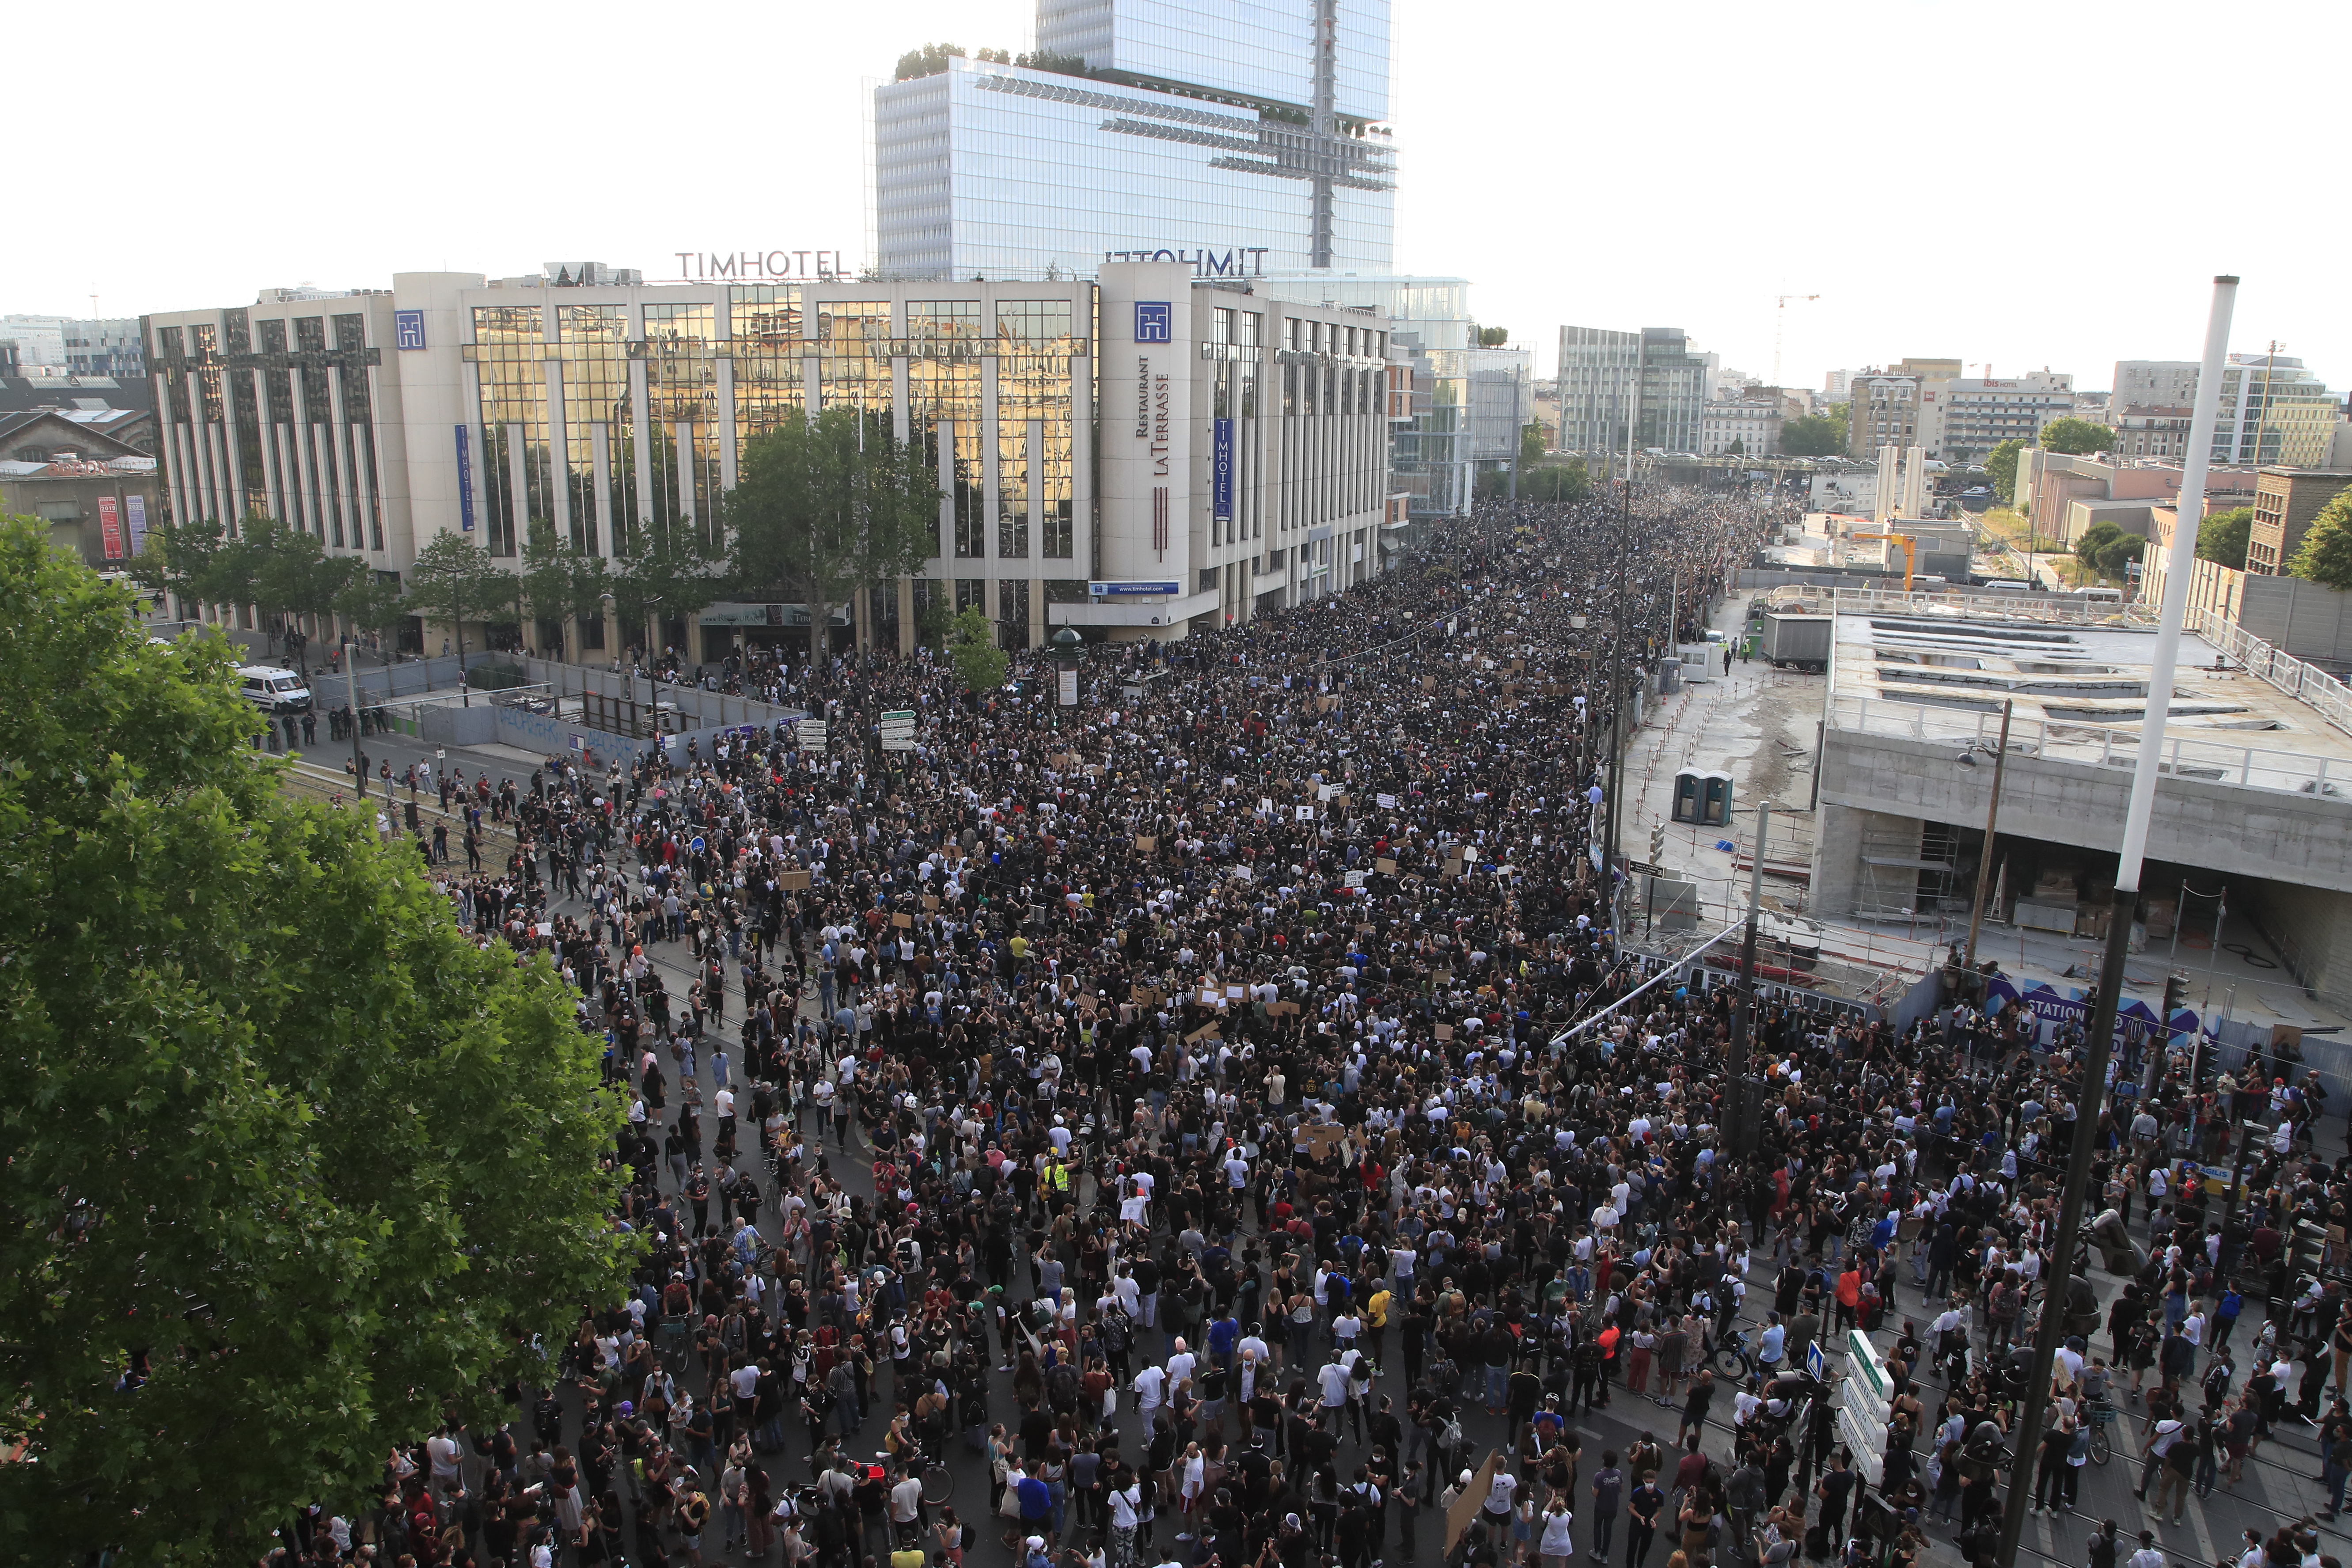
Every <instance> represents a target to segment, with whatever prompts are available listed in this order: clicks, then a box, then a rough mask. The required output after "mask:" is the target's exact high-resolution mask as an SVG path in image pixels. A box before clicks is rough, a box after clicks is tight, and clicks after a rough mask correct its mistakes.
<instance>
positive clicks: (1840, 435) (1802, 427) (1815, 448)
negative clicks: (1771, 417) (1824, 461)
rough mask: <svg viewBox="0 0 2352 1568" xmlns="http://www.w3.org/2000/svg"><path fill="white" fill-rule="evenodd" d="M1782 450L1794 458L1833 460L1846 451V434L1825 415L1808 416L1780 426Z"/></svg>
mask: <svg viewBox="0 0 2352 1568" xmlns="http://www.w3.org/2000/svg"><path fill="white" fill-rule="evenodd" d="M1780 450H1782V451H1783V452H1786V453H1787V454H1788V455H1789V456H1790V457H1792V458H1833V457H1835V456H1837V455H1838V454H1839V453H1840V452H1843V451H1844V450H1845V432H1844V431H1843V430H1842V429H1840V428H1839V427H1838V423H1837V421H1836V420H1834V419H1832V418H1830V417H1829V416H1827V415H1823V414H1808V415H1806V416H1804V417H1803V418H1801V419H1790V420H1787V421H1785V422H1783V423H1782V425H1781V426H1780Z"/></svg>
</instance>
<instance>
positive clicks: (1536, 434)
mask: <svg viewBox="0 0 2352 1568" xmlns="http://www.w3.org/2000/svg"><path fill="white" fill-rule="evenodd" d="M1543 460H1544V427H1543V424H1542V422H1541V421H1540V420H1536V419H1530V420H1528V422H1527V423H1526V424H1525V425H1522V426H1519V467H1520V468H1534V467H1535V466H1536V465H1537V464H1538V463H1540V462H1542V461H1543Z"/></svg>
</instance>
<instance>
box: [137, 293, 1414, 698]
mask: <svg viewBox="0 0 2352 1568" xmlns="http://www.w3.org/2000/svg"><path fill="white" fill-rule="evenodd" d="M1101 271H1102V277H1101V280H1100V282H1099V283H1097V282H1095V281H1092V280H1088V279H1065V280H1062V281H1059V282H1055V283H1045V282H1034V283H1024V282H986V283H981V282H970V281H962V282H952V283H950V282H944V281H942V282H926V283H877V282H871V281H849V280H845V279H830V280H827V279H818V280H812V281H809V282H806V283H752V284H745V283H730V282H705V283H692V284H663V285H656V286H652V287H647V286H645V285H643V284H640V283H637V282H635V281H634V279H635V277H636V274H635V273H616V272H614V271H611V270H609V269H606V268H601V267H597V266H595V265H593V264H588V265H586V266H584V267H583V266H574V265H559V264H553V263H551V264H550V265H549V267H548V268H546V271H545V273H544V274H543V275H542V276H540V277H525V278H509V279H499V280H497V281H491V280H488V279H484V278H483V277H482V276H481V275H479V274H475V273H400V274H395V275H394V278H393V279H392V285H393V286H392V289H390V290H389V291H388V292H387V291H383V290H371V291H366V292H364V293H361V294H353V295H350V296H342V297H333V298H317V297H312V298H305V299H299V300H294V299H289V298H286V297H283V296H281V295H278V294H275V293H273V294H266V295H264V296H263V297H262V299H260V300H258V301H257V302H256V303H255V304H253V305H251V306H240V307H237V308H234V309H230V310H187V311H177V312H172V313H168V314H160V315H156V316H152V317H149V318H147V320H146V329H145V330H146V332H147V336H148V342H149V347H150V351H151V360H150V363H151V364H152V365H153V366H154V367H155V372H154V376H153V382H154V386H155V395H156V412H157V418H158V421H159V423H160V424H161V425H162V426H163V430H164V431H165V433H166V435H165V439H164V441H163V454H164V460H165V469H166V476H167V480H168V502H169V511H170V515H171V517H172V518H173V520H175V521H187V520H192V519H205V520H212V521H219V522H221V523H223V524H224V525H226V526H228V527H230V528H232V529H233V528H235V527H236V526H237V525H239V524H240V522H241V521H242V520H244V519H247V518H250V517H255V516H268V517H274V518H278V519H280V520H282V521H287V522H289V523H290V524H292V525H293V526H295V527H298V528H300V529H302V530H303V531H306V532H309V533H310V534H311V535H312V536H313V537H315V538H317V539H318V540H319V541H320V543H321V544H322V545H324V546H325V547H326V549H327V551H328V552H329V553H331V554H337V555H351V556H356V557H360V558H363V559H364V560H365V561H366V562H367V563H368V564H369V566H371V567H372V568H373V569H374V570H376V571H379V572H382V573H385V574H391V575H394V576H398V575H400V574H405V573H406V572H407V571H408V570H409V569H410V567H411V566H412V565H413V563H414V562H415V557H416V554H417V552H419V551H420V550H421V549H423V548H424V547H425V546H426V545H427V544H429V543H430V542H431V541H432V540H433V538H434V537H435V536H436V535H437V534H439V533H441V532H444V531H457V532H460V533H463V534H465V535H467V537H469V538H471V539H472V540H474V541H475V542H477V543H478V544H479V545H480V546H481V548H482V549H483V550H484V551H485V552H487V553H488V555H489V556H490V557H491V558H492V559H493V560H494V561H496V562H499V563H502V564H504V565H507V566H509V568H512V567H515V566H517V565H519V564H520V558H521V552H522V550H523V547H524V546H525V545H526V544H528V543H529V542H530V540H531V538H532V537H533V536H534V534H539V533H541V532H542V531H543V532H544V535H545V536H548V537H551V538H552V539H553V540H554V541H555V542H558V543H560V544H564V545H569V546H570V547H572V549H574V550H576V551H579V552H582V553H583V554H587V555H593V556H597V557H601V558H604V559H606V560H610V559H612V558H614V557H617V556H621V555H624V554H625V553H627V552H629V551H630V550H631V549H632V548H633V547H634V546H635V545H636V544H638V543H639V542H641V541H643V540H645V539H646V538H647V537H649V536H654V537H660V536H664V535H667V536H669V537H677V536H679V535H680V534H683V535H685V536H688V537H693V538H698V539H699V540H700V541H702V542H704V543H706V544H708V545H709V546H711V547H712V548H713V549H719V548H722V547H723V545H724V539H723V537H722V536H721V533H720V528H721V522H720V518H721V511H720V507H719V498H720V496H721V495H722V494H723V493H724V492H725V491H726V490H728V489H731V488H732V487H733V486H734V484H735V482H736V479H737V474H738V469H739V465H740V462H741V460H742V454H743V451H744V448H745V447H746V446H748V445H749V443H751V441H752V440H754V439H755V438H757V437H759V436H760V435H761V434H762V433H764V432H766V431H768V430H771V429H773V428H774V427H775V426H778V425H780V424H782V422H783V421H785V420H788V419H793V418H798V417H802V416H803V415H804V414H805V413H807V412H808V411H811V410H822V409H832V408H840V407H849V408H858V409H863V410H866V411H867V412H868V413H869V414H871V415H873V416H875V417H876V419H877V422H885V421H887V425H888V427H889V429H890V430H891V432H892V433H893V434H894V435H895V436H896V437H898V438H899V439H901V440H906V441H909V442H914V443H917V444H919V446H920V447H922V448H923V450H924V451H925V452H926V453H927V454H928V456H929V458H930V460H931V461H932V463H934V464H935V465H936V471H937V475H938V481H939V487H940V503H939V508H940V510H939V532H938V537H937V542H936V549H935V552H934V553H933V554H932V556H931V558H930V559H929V561H928V562H926V563H924V565H923V567H922V569H921V570H920V572H919V573H918V574H916V575H914V576H912V577H909V578H907V579H904V580H901V581H899V582H898V583H896V584H890V585H889V586H888V587H887V588H885V589H883V590H881V591H878V592H875V593H873V594H870V595H865V596H864V598H863V601H862V602H861V603H860V604H858V605H854V606H845V607H842V609H841V613H840V615H839V616H837V619H838V620H839V622H840V624H842V625H843V626H845V627H848V628H850V630H849V631H847V632H845V634H844V635H845V636H847V635H850V634H851V632H854V635H855V636H856V638H857V639H858V640H860V641H863V642H866V643H868V644H878V645H882V646H890V645H896V646H898V647H911V646H912V644H913V640H914V637H915V634H916V629H917V627H918V626H919V625H922V624H924V623H926V622H933V621H935V620H936V619H937V618H939V617H940V616H946V615H951V614H954V613H956V612H958V611H961V610H964V609H969V608H975V607H976V608H979V609H981V610H982V611H983V613H985V614H986V615H987V616H989V617H990V618H991V619H992V620H993V621H995V622H996V624H997V626H998V627H999V629H1000V634H1001V636H1002V637H1003V640H1004V641H1005V642H1006V643H1007V644H1008V645H1010V646H1014V647H1028V646H1033V645H1034V644H1036V643H1038V642H1040V641H1042V640H1043V639H1044V638H1045V637H1046V636H1048V635H1049V634H1050V631H1051V628H1052V627H1054V626H1061V625H1072V626H1081V627H1094V628H1100V634H1099V635H1103V636H1107V637H1180V636H1181V635H1183V633H1184V632H1185V630H1186V629H1188V628H1189V627H1190V626H1194V625H1207V624H1214V623H1215V622H1217V621H1219V620H1223V619H1227V618H1230V619H1233V620H1236V621H1238V620H1244V619H1247V618H1248V617H1249V616H1252V615H1254V614H1255V613H1256V612H1258V611H1260V610H1263V609H1265V608H1269V607H1274V606H1277V605H1289V604H1296V603H1301V602H1304V601H1306V600H1309V599H1314V598H1318V597H1321V596H1323V595H1327V594H1329V593H1333V592H1336V591H1339V590H1340V589H1343V588H1345V587H1348V586H1349V585H1350V584H1354V583H1356V582H1358V581H1360V580H1361V579H1362V578H1364V577H1367V576H1370V575H1371V574H1373V573H1375V572H1377V571H1378V570H1379V569H1380V566H1381V552H1380V549H1379V542H1380V540H1381V536H1382V534H1383V532H1384V531H1392V530H1391V528H1390V526H1389V525H1390V523H1391V510H1396V511H1398V512H1400V513H1401V511H1402V505H1401V503H1399V502H1397V501H1396V500H1395V499H1394V498H1393V497H1392V494H1391V489H1392V487H1391V484H1390V482H1389V473H1388V465H1387V451H1388V428H1389V416H1390V413H1391V374H1390V357H1391V345H1390V338H1389V333H1388V331H1387V327H1386V323H1385V322H1381V321H1374V320H1372V319H1371V318H1370V317H1369V316H1367V315H1365V314H1364V313H1362V312H1360V311H1351V310H1342V309H1338V308H1307V307H1302V306H1297V305H1292V304H1286V303H1284V302H1282V301H1280V300H1274V299H1271V298H1269V297H1267V296H1265V295H1263V294H1259V293H1254V292H1252V291H1251V290H1250V289H1249V288H1248V286H1247V285H1244V284H1240V283H1236V282H1233V281H1230V280H1224V279H1219V280H1215V281H1213V282H1211V281H1202V280H1200V279H1196V278H1195V277H1194V276H1193V269H1192V268H1191V267H1190V266H1187V265H1183V264H1178V263H1167V262H1158V263H1120V264H1115V265H1112V266H1108V267H1105V268H1102V269H1101ZM625 279H626V280H625ZM1097 340H1099V341H1097ZM769 597H775V598H779V599H781V595H770V596H769ZM198 608H199V609H200V610H201V608H202V607H198ZM184 613H185V612H184ZM238 613H239V614H240V615H242V614H243V612H238ZM806 626H807V619H806V615H805V612H804V611H803V607H802V606H801V605H795V604H787V603H781V602H778V603H770V602H767V597H757V596H753V597H747V598H746V599H745V600H744V601H743V602H740V603H726V604H719V605H711V606H709V608H708V609H706V610H704V611H702V612H701V613H700V614H699V615H698V616H694V617H692V618H691V619H690V620H688V619H686V618H677V619H673V620H672V621H671V622H670V624H668V625H666V626H663V627H662V629H661V639H662V641H663V642H664V643H666V644H668V645H671V646H676V647H682V648H685V649H686V650H688V655H689V657H699V656H700V655H701V654H703V653H704V652H706V651H708V650H709V648H710V647H714V646H715V644H714V642H713V640H712V639H713V637H714V635H715V636H716V637H717V638H718V639H719V640H722V641H731V640H739V639H740V640H745V641H768V642H794V643H795V644H796V645H804V644H805V640H806V637H807V633H806V630H805V628H806ZM414 629H415V631H417V632H420V633H421V631H422V628H421V627H420V628H414ZM514 629H515V632H516V634H517V635H519V636H520V637H522V638H523V639H524V640H525V641H527V642H529V643H530V644H531V645H532V646H533V647H539V648H541V649H550V650H551V649H554V648H558V647H560V648H562V650H563V651H564V652H565V653H566V654H568V655H570V656H572V657H575V658H577V657H588V658H609V657H611V656H612V655H613V654H614V653H617V652H619V651H621V649H622V647H623V646H624V639H623V637H622V634H621V633H620V631H619V629H618V627H617V626H616V625H614V624H612V623H609V621H608V619H607V618H606V617H604V616H599V615H596V614H593V613H591V614H588V615H586V616H580V615H576V614H575V615H572V616H563V617H562V618H557V619H551V620H548V621H544V622H540V623H538V624H535V625H533V626H518V627H516V628H514ZM440 635H441V634H440V633H439V632H436V633H435V634H434V636H435V637H436V639H437V637H439V636H440Z"/></svg>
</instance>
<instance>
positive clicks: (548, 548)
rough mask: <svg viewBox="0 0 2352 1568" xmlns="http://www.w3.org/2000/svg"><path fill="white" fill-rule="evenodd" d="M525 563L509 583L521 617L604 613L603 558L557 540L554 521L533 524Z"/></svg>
mask: <svg viewBox="0 0 2352 1568" xmlns="http://www.w3.org/2000/svg"><path fill="white" fill-rule="evenodd" d="M520 565H521V568H522V569H521V570H520V571H519V572H517V573H516V574H514V576H513V577H512V578H511V579H510V582H509V586H510V588H511V591H512V593H513V595H514V609H515V619H517V620H518V621H520V620H523V619H525V618H530V619H532V620H538V621H542V622H545V621H557V622H568V621H574V620H594V619H597V618H599V617H601V616H603V615H604V587H605V566H604V557H603V556H601V555H591V554H589V553H588V552H585V551H583V550H580V549H578V548H576V547H574V546H573V545H572V544H571V543H569V542H563V541H560V540H558V539H557V538H556V537H555V525H554V524H553V523H551V522H548V521H537V522H533V523H532V524H531V525H530V534H529V535H528V537H526V538H525V539H524V540H523V544H522V560H521V563H520ZM526 612H527V613H528V616H527V617H526Z"/></svg>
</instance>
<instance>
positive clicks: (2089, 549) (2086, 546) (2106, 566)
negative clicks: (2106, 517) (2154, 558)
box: [2074, 522, 2147, 577]
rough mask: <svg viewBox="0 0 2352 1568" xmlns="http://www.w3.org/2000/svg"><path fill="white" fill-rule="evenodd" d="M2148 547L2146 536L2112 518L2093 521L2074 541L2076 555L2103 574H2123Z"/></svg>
mask: <svg viewBox="0 0 2352 1568" xmlns="http://www.w3.org/2000/svg"><path fill="white" fill-rule="evenodd" d="M2145 553H2147V540H2146V539H2144V538H2142V537H2141V536H2140V535H2138V534H2137V533H2126V532H2125V531H2123V530H2122V529H2120V528H2117V527H2116V525H2115V524H2114V523H2112V522H2098V523H2094V524H2092V525H2091V527H2090V528H2089V529H2088V530H2086V531H2084V534H2083V537H2082V538H2080V539H2078V540H2076V541H2075V542H2074V559H2076V560H2077V561H2080V562H2081V563H2083V564H2084V565H2085V566H2087V567H2089V568H2090V569H2091V570H2092V571H2094V572H2096V573H2097V574H2099V575H2100V576H2102V577H2122V576H2123V575H2125V570H2126V567H2128V566H2129V565H2130V563H2133V562H2135V561H2137V560H2138V559H2139V558H2140V557H2141V556H2142V555H2143V554H2145Z"/></svg>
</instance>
